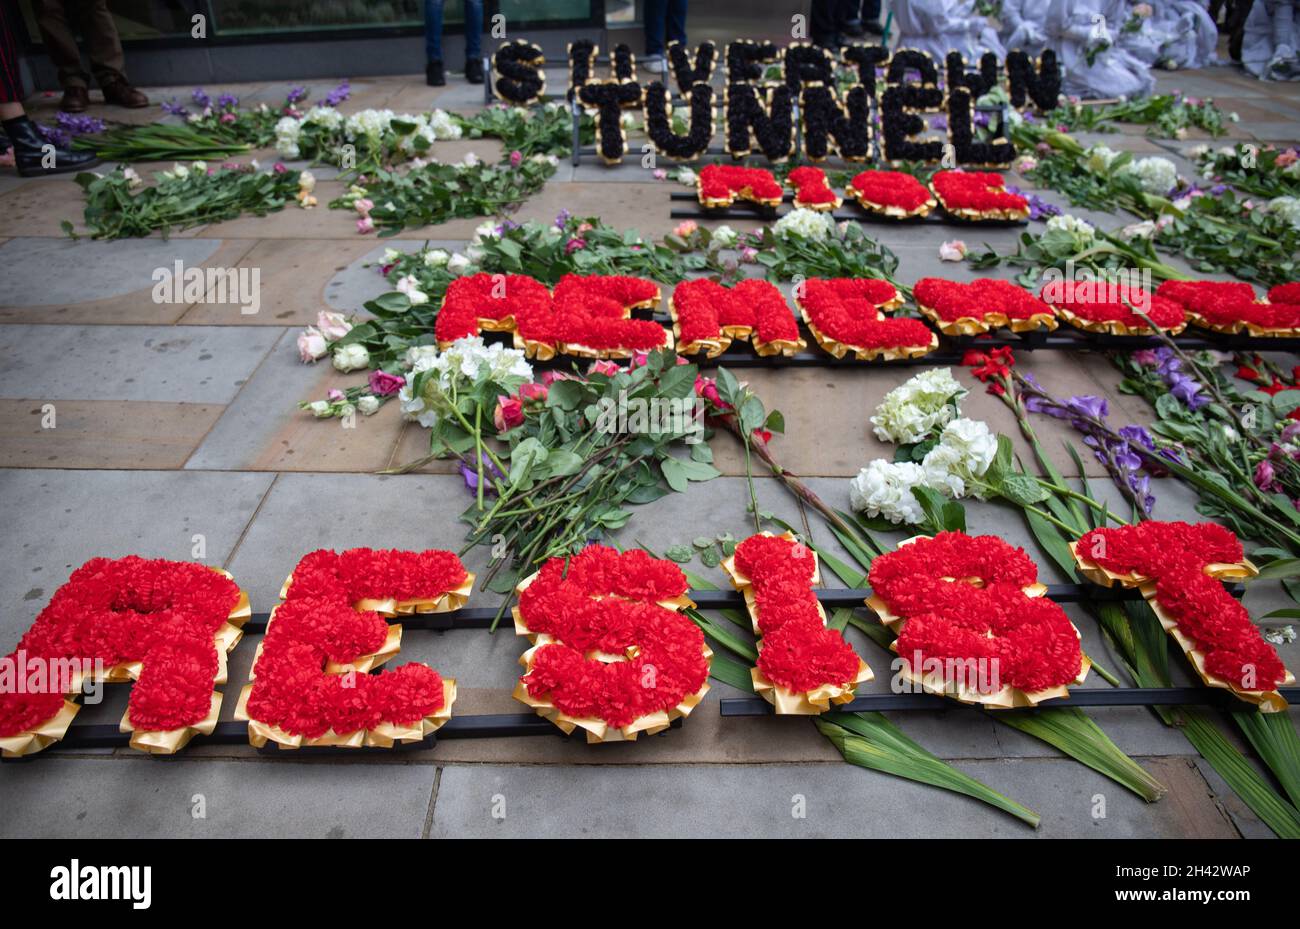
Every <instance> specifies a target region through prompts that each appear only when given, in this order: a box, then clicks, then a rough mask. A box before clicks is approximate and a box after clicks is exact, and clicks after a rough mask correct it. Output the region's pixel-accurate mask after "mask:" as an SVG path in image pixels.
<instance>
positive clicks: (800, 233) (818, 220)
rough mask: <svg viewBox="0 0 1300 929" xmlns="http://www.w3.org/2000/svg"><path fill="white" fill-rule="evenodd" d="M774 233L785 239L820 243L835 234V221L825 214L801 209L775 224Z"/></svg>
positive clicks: (788, 214) (783, 217)
mask: <svg viewBox="0 0 1300 929" xmlns="http://www.w3.org/2000/svg"><path fill="white" fill-rule="evenodd" d="M772 231H773V232H775V233H776V234H777V235H778V236H780V237H781V238H783V239H789V238H797V239H813V240H814V241H818V242H820V241H822V240H824V239H826V238H828V237H829V236H831V235H833V234H834V233H835V220H833V219H831V218H830V217H829V216H828V215H826V214H825V213H819V212H817V211H816V210H809V209H805V208H804V207H799V208H798V209H794V210H791V211H790V212H789V213H786V214H785V215H784V216H782V217H781V218H780V219H778V220H777V221H776V222H775V223H774V224H773V226H772Z"/></svg>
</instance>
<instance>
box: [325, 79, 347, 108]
mask: <svg viewBox="0 0 1300 929" xmlns="http://www.w3.org/2000/svg"><path fill="white" fill-rule="evenodd" d="M350 96H352V85H351V84H350V83H349V82H348V79H347V78H344V79H343V82H342V83H341V84H339V86H337V87H335V88H334V89H333V90H331V91H330V92H329V93H328V94H326V95H325V105H326V106H338V105H339V104H340V103H342V102H343V101H344V100H346V99H347V98H348V97H350Z"/></svg>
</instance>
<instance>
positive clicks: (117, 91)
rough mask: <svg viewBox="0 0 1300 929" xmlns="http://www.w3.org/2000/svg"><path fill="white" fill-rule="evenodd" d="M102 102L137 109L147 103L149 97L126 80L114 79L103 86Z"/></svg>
mask: <svg viewBox="0 0 1300 929" xmlns="http://www.w3.org/2000/svg"><path fill="white" fill-rule="evenodd" d="M104 102H105V103H113V104H116V105H117V106H124V107H127V108H128V109H132V110H138V109H140V107H142V106H148V105H149V98H148V97H146V96H145V95H144V94H143V93H141V92H140V91H138V90H136V89H135V88H134V87H132V86H131V85H130V84H128V83H127V82H126V81H114V82H113V83H112V84H109V85H108V86H107V87H105V88H104Z"/></svg>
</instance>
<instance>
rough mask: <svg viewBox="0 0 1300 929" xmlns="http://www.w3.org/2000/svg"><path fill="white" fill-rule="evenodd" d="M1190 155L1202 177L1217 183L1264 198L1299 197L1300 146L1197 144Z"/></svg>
mask: <svg viewBox="0 0 1300 929" xmlns="http://www.w3.org/2000/svg"><path fill="white" fill-rule="evenodd" d="M1188 154H1189V155H1190V156H1191V157H1192V158H1193V159H1195V160H1196V163H1197V164H1198V165H1200V167H1201V177H1202V179H1204V180H1206V181H1211V182H1213V183H1214V184H1215V185H1216V186H1217V185H1219V184H1224V185H1228V186H1230V187H1233V188H1235V189H1237V190H1240V191H1242V192H1243V193H1246V194H1249V195H1251V196H1252V197H1261V198H1264V199H1272V198H1274V197H1296V196H1300V148H1295V147H1292V148H1276V147H1274V146H1272V145H1264V146H1260V145H1256V144H1253V143H1252V144H1249V145H1247V144H1244V143H1238V144H1236V145H1225V146H1223V147H1222V148H1217V149H1212V148H1210V147H1209V146H1208V145H1198V146H1196V147H1195V148H1193V149H1192V150H1191V151H1190V152H1188Z"/></svg>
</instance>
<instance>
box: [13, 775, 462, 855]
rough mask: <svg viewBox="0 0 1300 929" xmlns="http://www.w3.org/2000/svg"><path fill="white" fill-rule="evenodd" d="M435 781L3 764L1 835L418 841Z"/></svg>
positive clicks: (428, 777) (424, 778)
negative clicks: (197, 812) (403, 839)
mask: <svg viewBox="0 0 1300 929" xmlns="http://www.w3.org/2000/svg"><path fill="white" fill-rule="evenodd" d="M436 776H437V769H436V768H434V767H432V766H430V765H401V764H399V765H383V766H373V767H371V766H360V767H358V766H356V765H340V764H331V763H328V762H327V763H325V764H316V763H292V762H285V763H279V764H257V765H250V764H248V763H246V762H242V761H218V760H203V761H192V760H187V759H185V758H183V757H177V758H166V759H158V758H150V757H139V758H132V759H129V760H127V759H118V758H114V759H72V758H66V759H65V758H58V759H54V758H42V759H39V760H37V761H35V762H34V763H25V764H5V765H3V766H0V836H4V837H5V838H10V837H19V836H29V837H36V836H39V837H44V838H85V837H89V836H99V837H105V838H107V837H120V838H153V837H162V836H167V837H181V838H267V837H279V838H287V837H304V838H306V837H310V838H331V839H341V838H360V837H379V836H383V837H385V838H395V837H404V838H418V837H420V836H421V835H422V834H423V831H424V822H425V818H426V815H427V811H428V809H429V803H430V799H431V796H432V793H433V790H434V784H435V778H436ZM200 810H201V811H202V812H203V814H204V816H203V818H196V815H195V814H196V811H200Z"/></svg>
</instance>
